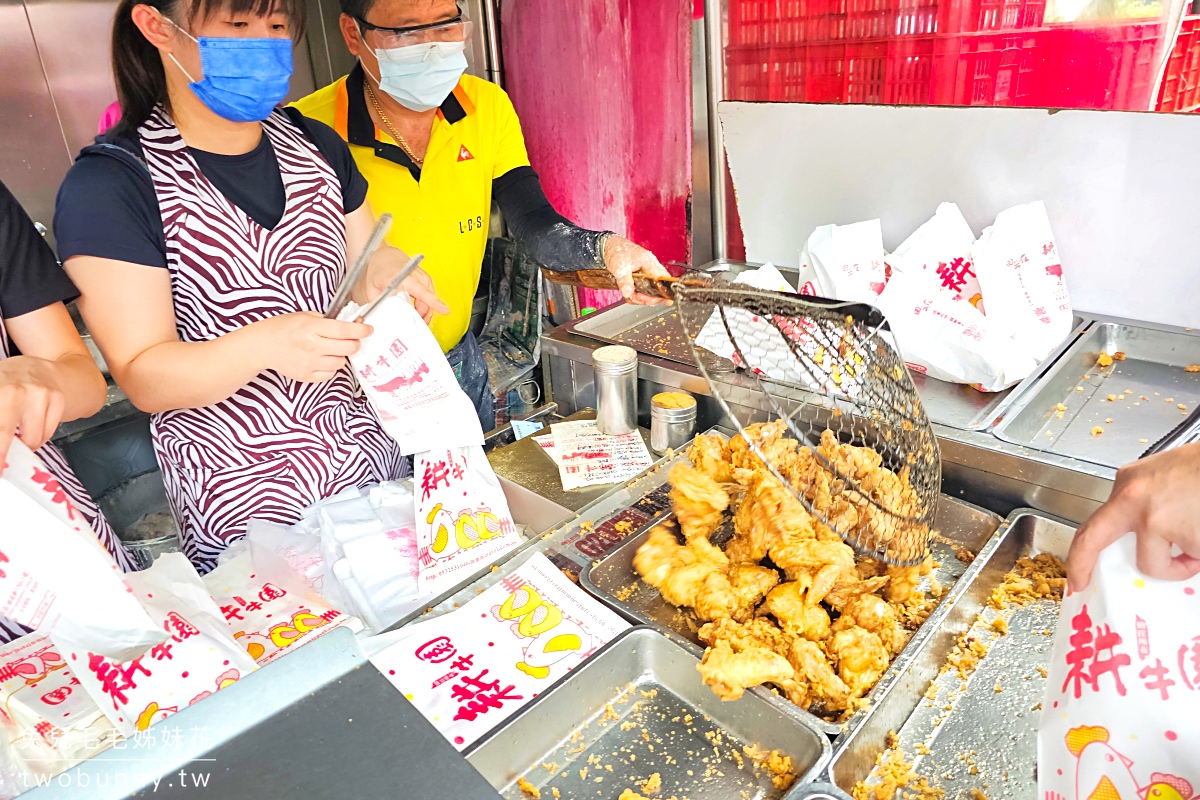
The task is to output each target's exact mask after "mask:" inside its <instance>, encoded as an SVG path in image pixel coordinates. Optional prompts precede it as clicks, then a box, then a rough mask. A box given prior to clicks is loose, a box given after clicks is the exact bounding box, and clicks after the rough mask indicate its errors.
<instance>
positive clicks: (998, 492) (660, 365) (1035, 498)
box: [542, 325, 1116, 521]
mask: <svg viewBox="0 0 1200 800" xmlns="http://www.w3.org/2000/svg"><path fill="white" fill-rule="evenodd" d="M603 344H604V342H603V341H601V340H598V339H593V338H591V337H589V336H584V335H581V334H579V333H577V332H575V331H574V330H573V326H571V325H564V326H560V327H558V328H555V329H553V330H551V331H549V332H548V333H546V334H544V335H543V336H542V370H543V375H544V376H545V380H546V390H547V393H548V395H549V398H548V399H550V400H552V401H553V402H555V403H557V404H558V407H559V410H560V413H564V414H565V413H572V412H574V411H576V410H578V409H581V408H586V407H590V406H594V405H595V402H596V399H595V390H594V388H593V385H592V380H593V376H592V365H591V353H592V350H594V349H596V348H597V347H600V346H602V345H603ZM639 360H640V363H639V365H638V405H639V408H638V418H639V421H640V422H641V423H642V424H648V422H649V404H650V397H651V396H652V395H654V394H655V393H657V392H660V391H669V390H682V391H685V392H688V393H690V394H692V395H694V396H695V397H696V399H697V403H698V405H699V410H698V414H697V429H698V430H703V429H705V428H708V427H712V426H718V425H719V426H722V427H729V426H730V425H731V420H728V419H727V418H726V417H725V414H724V412H723V411H722V410H721V408H720V406H719V405H718V403H717V401H716V400H715V398H714V397H713V396H712V390H711V389H710V388H709V385H708V382H707V381H706V380H705V379H704V377H703V376H702V375H701V374H700V372H699V370H697V369H696V368H695V367H694V366H692V365H689V364H684V363H680V362H679V361H676V360H671V359H667V358H659V357H656V356H654V355H650V354H647V353H640V354H639ZM719 380H720V381H721V384H720V390H721V393H722V395H723V396H724V397H725V399H726V400H727V401H728V402H729V404H730V407H731V409H732V410H733V412H734V413H735V414H737V415H738V416H739V418H741V419H742V420H743V421H746V420H765V419H767V418H768V416H769V415H770V413H771V412H770V407H769V405H768V404H767V402H766V400H765V398H764V397H763V395H762V393H761V391H760V390H759V389H758V387H757V384H756V383H755V381H754V380H753V378H750V377H748V376H746V375H744V374H741V373H726V374H723V375H722V376H720V378H719ZM934 429H935V432H936V433H937V436H938V441H939V444H940V445H941V452H942V474H943V489H942V490H943V491H944V492H945V493H946V494H950V495H953V496H956V497H961V498H962V499H964V500H967V501H968V502H971V503H975V504H976V505H980V506H983V507H984V508H987V509H989V510H992V511H995V512H996V513H999V514H1007V513H1009V512H1010V511H1012V510H1013V509H1014V508H1022V507H1028V508H1036V509H1039V510H1042V511H1046V512H1049V513H1051V514H1055V515H1057V516H1059V517H1063V518H1065V519H1069V520H1073V521H1081V520H1083V519H1084V518H1086V517H1087V516H1088V515H1089V514H1090V513H1091V512H1092V511H1094V510H1095V509H1096V508H1097V507H1098V506H1099V505H1100V504H1101V503H1103V502H1104V500H1105V499H1107V497H1108V494H1109V492H1110V491H1111V488H1112V481H1113V478H1114V477H1115V476H1116V470H1114V469H1112V468H1109V467H1104V466H1099V465H1095V464H1089V463H1087V462H1084V461H1080V460H1078V459H1074V458H1069V457H1066V456H1062V455H1058V454H1056V453H1050V452H1044V451H1040V450H1034V449H1032V448H1028V447H1022V446H1020V445H1015V444H1010V443H1006V442H1002V441H1000V440H999V439H997V438H996V437H995V436H993V435H992V433H991V432H990V430H985V431H973V430H959V429H955V428H951V427H948V426H945V425H934Z"/></svg>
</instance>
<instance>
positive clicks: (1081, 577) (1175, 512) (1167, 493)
mask: <svg viewBox="0 0 1200 800" xmlns="http://www.w3.org/2000/svg"><path fill="white" fill-rule="evenodd" d="M1130 531H1133V532H1134V533H1136V534H1137V566H1138V569H1139V570H1140V571H1141V572H1142V573H1143V574H1145V575H1147V576H1148V577H1151V578H1164V579H1166V580H1186V579H1188V578H1190V577H1192V576H1193V575H1196V574H1197V573H1200V443H1198V444H1189V445H1186V446H1184V447H1179V448H1176V449H1174V450H1168V451H1167V452H1165V453H1159V454H1158V455H1154V456H1150V457H1149V458H1143V459H1142V460H1140V461H1135V462H1133V463H1132V464H1130V465H1129V466H1127V467H1122V468H1121V469H1120V470H1118V471H1117V480H1116V482H1115V483H1114V484H1113V490H1112V495H1110V496H1109V498H1108V502H1106V503H1105V504H1104V505H1102V506H1101V507H1100V508H1099V510H1097V511H1096V513H1095V514H1093V515H1092V516H1091V517H1090V518H1089V519H1088V520H1087V521H1086V522H1084V523H1083V525H1081V526H1080V527H1079V530H1078V531H1077V532H1076V533H1075V538H1074V540H1073V541H1072V542H1071V551H1070V553H1069V555H1068V556H1067V579H1068V585H1069V586H1070V588H1071V591H1073V592H1078V591H1082V590H1083V589H1085V588H1087V585H1088V583H1089V582H1090V581H1091V579H1092V569H1093V568H1094V567H1095V566H1096V559H1097V558H1099V557H1100V551H1102V550H1103V549H1104V548H1106V547H1108V546H1109V545H1110V544H1112V543H1113V542H1115V541H1116V540H1118V539H1120V538H1121V537H1122V536H1124V535H1125V534H1127V533H1129V532H1130ZM1173 547H1178V548H1179V550H1180V551H1181V553H1180V554H1179V555H1172V548H1173Z"/></svg>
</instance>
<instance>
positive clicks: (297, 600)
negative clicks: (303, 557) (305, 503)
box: [201, 552, 361, 666]
mask: <svg viewBox="0 0 1200 800" xmlns="http://www.w3.org/2000/svg"><path fill="white" fill-rule="evenodd" d="M201 580H203V581H204V585H205V587H206V588H207V589H208V591H209V593H210V594H211V595H212V599H213V602H215V603H216V604H217V607H218V608H219V609H221V616H223V617H224V618H225V621H226V622H227V623H228V624H229V629H230V630H231V631H232V632H233V638H234V640H236V641H237V643H238V644H239V645H241V646H242V648H244V649H245V651H246V653H247V654H248V655H249V656H250V657H251V658H253V659H254V661H255V663H257V664H258V665H259V666H262V665H263V664H266V663H267V662H269V661H273V660H274V659H276V658H278V657H279V656H282V655H284V654H285V653H290V652H292V651H294V650H295V649H296V648H298V647H300V646H302V645H305V644H308V643H309V642H311V641H313V640H315V639H318V638H320V637H321V636H324V635H325V634H327V633H329V632H330V631H331V630H333V629H335V628H340V627H341V626H343V625H351V626H353V624H354V623H356V622H357V620H355V619H354V617H351V616H350V615H349V614H343V613H342V612H341V611H338V610H337V609H336V608H333V607H331V606H329V605H327V604H325V603H322V602H318V601H317V600H315V599H314V598H311V597H308V598H306V597H305V596H304V594H303V593H302V588H301V587H299V586H297V585H294V584H291V585H289V582H288V581H285V580H281V579H280V578H279V577H277V576H272V577H271V578H268V577H267V576H264V575H260V574H258V572H256V569H255V567H254V566H253V565H252V563H251V555H250V553H249V552H245V553H242V554H241V555H240V556H238V557H236V558H234V559H231V560H230V561H227V562H226V563H224V564H221V565H220V566H218V567H217V568H216V569H214V570H213V571H212V572H210V573H208V574H207V575H205V576H204V577H203V578H202V579H201ZM296 583H297V584H298V583H299V582H298V581H296ZM358 627H359V628H360V629H361V625H359V626H358Z"/></svg>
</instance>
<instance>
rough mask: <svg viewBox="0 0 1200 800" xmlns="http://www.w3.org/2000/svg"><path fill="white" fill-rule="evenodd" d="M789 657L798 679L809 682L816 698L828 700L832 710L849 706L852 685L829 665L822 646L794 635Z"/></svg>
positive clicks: (822, 700)
mask: <svg viewBox="0 0 1200 800" xmlns="http://www.w3.org/2000/svg"><path fill="white" fill-rule="evenodd" d="M787 660H788V663H789V664H791V666H792V669H793V670H794V671H795V680H796V681H797V682H800V681H803V682H804V683H805V684H806V685H807V687H808V693H809V694H810V695H811V696H812V698H813V699H814V700H819V701H821V702H822V703H824V704H825V706H826V707H827V708H828V709H829V710H830V711H843V710H845V709H846V708H848V707H849V704H850V699H851V697H850V689H849V687H848V686H846V683H845V682H844V681H843V680H842V679H841V678H839V677H838V675H837V673H836V672H834V671H833V667H831V666H829V662H828V661H827V660H826V658H825V654H824V653H823V652H821V648H820V647H819V646H817V645H816V644H814V643H813V642H810V641H809V640H808V639H804V638H797V639H793V640H792V646H791V648H789V649H788V654H787Z"/></svg>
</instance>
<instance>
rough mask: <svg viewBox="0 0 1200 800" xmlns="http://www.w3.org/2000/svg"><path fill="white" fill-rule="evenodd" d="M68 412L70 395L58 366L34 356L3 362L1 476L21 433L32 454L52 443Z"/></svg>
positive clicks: (0, 365)
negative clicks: (7, 456) (52, 438)
mask: <svg viewBox="0 0 1200 800" xmlns="http://www.w3.org/2000/svg"><path fill="white" fill-rule="evenodd" d="M65 408H66V394H65V392H63V388H62V385H61V384H60V382H59V377H58V371H57V370H56V369H55V366H54V363H53V362H50V361H47V360H46V359H44V358H35V357H33V356H15V357H13V358H6V359H4V360H3V361H0V473H3V471H4V457H5V456H6V455H7V454H8V448H9V445H11V444H12V440H13V436H14V435H15V434H16V431H17V430H18V429H19V430H20V431H21V434H20V439H21V441H22V442H24V443H25V444H27V445H28V446H29V448H30V449H31V450H37V449H38V448H39V447H41V446H42V445H44V444H45V443H46V442H48V441H50V437H51V436H53V435H54V431H55V429H56V428H58V423H59V422H61V421H62V418H63V410H64V409H65Z"/></svg>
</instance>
